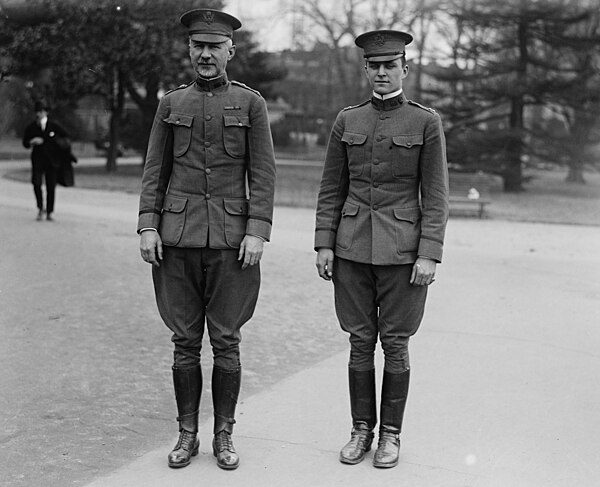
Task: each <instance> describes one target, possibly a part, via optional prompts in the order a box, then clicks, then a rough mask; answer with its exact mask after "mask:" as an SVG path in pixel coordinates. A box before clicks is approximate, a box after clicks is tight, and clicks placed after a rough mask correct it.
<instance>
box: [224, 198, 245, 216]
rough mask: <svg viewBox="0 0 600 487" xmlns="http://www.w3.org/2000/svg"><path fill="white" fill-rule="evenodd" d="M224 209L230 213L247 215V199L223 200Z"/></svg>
mask: <svg viewBox="0 0 600 487" xmlns="http://www.w3.org/2000/svg"><path fill="white" fill-rule="evenodd" d="M223 205H224V206H225V211H226V212H227V213H229V214H230V215H247V214H248V200H244V199H240V198H235V199H225V200H223Z"/></svg>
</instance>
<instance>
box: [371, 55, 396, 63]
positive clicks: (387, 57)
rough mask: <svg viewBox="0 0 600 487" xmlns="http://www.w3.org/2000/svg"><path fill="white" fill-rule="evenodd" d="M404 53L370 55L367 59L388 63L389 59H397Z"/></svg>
mask: <svg viewBox="0 0 600 487" xmlns="http://www.w3.org/2000/svg"><path fill="white" fill-rule="evenodd" d="M401 57H402V54H393V55H391V56H369V57H367V58H366V60H367V61H371V62H373V63H386V62H389V61H395V60H396V59H400V58H401Z"/></svg>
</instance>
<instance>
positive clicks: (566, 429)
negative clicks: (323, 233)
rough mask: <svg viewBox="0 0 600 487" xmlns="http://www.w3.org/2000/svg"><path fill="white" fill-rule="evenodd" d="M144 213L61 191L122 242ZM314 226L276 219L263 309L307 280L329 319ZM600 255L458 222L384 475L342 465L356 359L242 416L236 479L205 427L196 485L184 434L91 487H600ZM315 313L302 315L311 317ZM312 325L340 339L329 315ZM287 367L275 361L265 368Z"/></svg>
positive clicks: (16, 196)
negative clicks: (349, 371)
mask: <svg viewBox="0 0 600 487" xmlns="http://www.w3.org/2000/svg"><path fill="white" fill-rule="evenodd" d="M29 189H30V188H27V190H24V185H23V184H20V183H15V182H10V181H6V180H2V179H0V210H2V209H12V210H15V209H18V210H24V209H28V210H31V218H33V215H34V208H33V195H32V194H31V192H30V191H29ZM84 195H85V198H84ZM136 205H137V198H135V197H132V196H131V195H120V194H115V193H107V192H101V191H92V192H85V191H84V190H80V189H77V188H74V189H69V190H64V191H60V189H59V194H58V202H57V218H58V219H61V218H62V219H65V220H70V219H73V220H77V221H80V220H84V219H85V220H86V221H88V222H91V224H92V225H100V226H101V227H102V228H112V227H111V226H112V225H115V224H117V223H118V225H122V223H123V222H124V221H126V222H128V225H129V222H130V221H131V215H132V214H135V212H136ZM21 213H22V211H21ZM313 219H314V217H313V213H312V211H309V210H304V209H291V208H277V209H276V214H275V226H274V233H273V239H272V243H271V244H269V246H268V248H267V251H266V252H267V254H266V257H265V261H264V275H265V279H264V284H263V289H264V296H266V297H267V298H268V300H266V301H265V304H264V307H265V308H268V307H269V306H274V305H273V302H274V301H277V299H278V296H280V295H283V294H285V292H286V287H289V286H291V285H295V284H290V283H294V282H295V281H294V276H297V275H300V276H302V280H303V283H302V284H301V286H305V287H307V288H309V289H310V292H311V293H313V294H310V296H314V293H315V292H316V293H320V295H321V296H322V297H323V299H324V300H325V302H326V304H328V305H330V306H333V303H332V301H331V286H330V285H329V283H325V282H322V281H320V280H319V279H318V278H317V276H316V271H315V270H314V269H312V268H311V267H313V266H314V264H313V260H314V256H313V253H312V251H311V246H312V225H313ZM59 221H60V220H59ZM132 228H133V227H132ZM599 243H600V229H599V228H597V227H585V226H564V225H542V224H520V223H509V222H502V221H488V220H482V221H480V220H471V219H457V220H452V221H451V222H450V224H449V227H448V238H447V244H446V249H445V260H444V263H443V265H442V266H440V267H439V271H438V276H437V280H436V283H435V285H434V286H432V287H431V289H430V296H429V299H428V307H427V311H426V316H425V319H424V322H423V324H422V327H421V330H420V331H419V333H418V334H417V335H416V336H415V338H414V339H413V341H412V345H411V362H412V367H413V372H412V382H411V393H410V395H409V402H408V407H407V411H406V415H405V428H404V431H403V434H402V442H403V443H402V452H401V463H400V465H399V466H398V467H396V468H394V469H390V470H377V469H374V468H373V467H372V465H371V459H372V453H371V454H369V457H368V458H367V459H366V460H365V461H364V462H363V463H361V464H359V465H356V466H346V465H342V464H340V463H339V462H338V460H337V456H338V452H339V449H340V447H341V446H342V445H343V444H344V443H345V441H346V440H347V438H348V436H349V429H350V423H349V405H348V394H347V387H346V384H347V379H346V361H347V354H346V352H345V351H344V352H339V351H334V352H333V353H330V354H324V355H323V357H322V358H323V360H322V361H320V362H318V363H315V364H313V365H310V366H306V367H304V368H303V369H302V370H300V371H299V372H297V373H295V374H293V375H291V376H288V377H287V378H285V379H283V380H281V381H278V382H276V383H274V384H273V385H271V386H269V387H267V388H263V389H261V390H259V392H257V393H256V394H254V395H251V396H249V397H246V398H245V399H244V400H243V401H242V403H241V404H240V405H239V407H238V415H237V416H238V424H237V425H236V428H235V443H236V447H237V449H238V452H239V454H240V456H241V462H242V463H241V466H240V468H239V469H238V470H236V471H231V472H226V471H223V470H220V469H218V468H217V467H216V465H215V460H214V458H213V456H212V454H211V451H210V440H211V436H210V433H211V423H210V421H207V422H205V423H204V424H203V425H202V426H201V435H200V436H201V442H202V445H201V454H200V455H199V456H198V457H195V458H194V460H193V461H192V463H191V465H190V466H189V467H187V468H185V469H180V470H173V469H169V468H168V467H167V466H166V456H167V454H168V452H169V451H170V449H171V448H172V446H173V444H174V442H175V440H176V431H174V430H175V427H176V426H175V424H173V436H171V437H168V438H165V437H160V438H159V437H157V438H155V441H154V448H153V449H151V450H149V451H148V452H147V453H145V454H143V455H142V456H141V457H139V458H137V459H136V460H134V461H132V462H131V463H127V464H125V465H123V466H122V467H120V468H118V469H116V470H114V471H111V472H108V471H99V472H98V474H97V475H96V478H95V480H93V481H91V482H88V483H87V485H88V486H89V487H109V486H110V487H114V486H118V487H128V486H145V487H148V486H150V487H153V486H156V487H159V486H160V487H168V486H177V487H183V486H196V485H198V486H199V485H213V486H214V485H227V486H228V487H236V486H244V487H248V486H290V487H292V486H323V487H327V486H335V485H343V486H346V487H351V486H361V487H362V486H364V485H383V486H386V485H390V486H391V485H407V486H411V487H435V486H440V487H442V486H443V487H466V486H469V487H509V486H510V487H521V486H522V487H537V486H539V487H553V486H560V487H574V486H577V487H593V486H596V485H598V482H599V480H598V479H599V478H600V435H599V434H598V427H599V425H600V408H599V407H598V404H600V389H599V388H597V386H596V380H597V379H594V377H596V376H597V373H598V370H600V352H599V350H600V307H599V303H600V279H599V278H598V276H599V275H600V259H599V257H598V250H597V249H598V244H599ZM290 255H294V256H297V258H291V257H290ZM4 257H6V256H4ZM277 276H279V277H277ZM267 277H268V278H267ZM0 290H1V289H0ZM306 295H307V296H308V295H309V291H306ZM263 299H264V298H263ZM313 299H314V297H311V298H310V299H308V298H307V301H306V302H303V303H301V305H302V306H304V307H305V309H306V314H307V316H312V314H311V309H312V308H313V305H314V302H313V301H311V300H313ZM286 305H289V302H287V301H284V300H281V301H280V302H279V304H278V305H277V306H279V307H280V308H282V307H286ZM294 305H298V303H294ZM259 307H260V305H259ZM269 309H270V308H269ZM275 309H277V307H275ZM13 311H14V310H13ZM312 319H315V320H319V319H322V320H323V321H324V322H325V321H327V322H329V323H330V322H331V320H332V315H331V314H326V315H325V314H322V315H321V318H319V317H316V318H311V320H312ZM312 324H313V325H314V323H312ZM317 325H318V323H317ZM290 326H295V327H301V326H304V323H302V321H301V320H299V321H298V322H296V323H292V324H291V325H290ZM340 340H342V341H343V340H345V338H344V336H343V335H341V334H340ZM338 350H339V349H338ZM277 353H281V351H279V350H272V349H268V350H265V357H266V356H267V355H269V354H277ZM379 365H381V362H380V363H379ZM379 370H381V369H379ZM259 379H260V377H259ZM265 380H266V378H265ZM1 392H2V394H5V393H6V391H1ZM74 400H76V399H74ZM37 485H44V482H43V481H41V480H40V483H39V484H37Z"/></svg>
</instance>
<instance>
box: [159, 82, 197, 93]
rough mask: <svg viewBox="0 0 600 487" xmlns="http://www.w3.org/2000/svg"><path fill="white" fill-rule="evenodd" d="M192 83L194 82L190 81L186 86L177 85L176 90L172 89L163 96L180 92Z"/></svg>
mask: <svg viewBox="0 0 600 487" xmlns="http://www.w3.org/2000/svg"><path fill="white" fill-rule="evenodd" d="M193 83H194V81H192V82H191V83H188V84H185V83H184V84H182V85H179V86H178V87H177V88H173V89H172V90H169V91H167V92H166V93H165V95H168V94H169V93H173V92H174V91H177V90H181V89H182V88H187V87H188V86H190V85H191V84H193Z"/></svg>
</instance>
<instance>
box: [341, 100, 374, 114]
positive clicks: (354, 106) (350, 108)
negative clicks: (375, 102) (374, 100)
mask: <svg viewBox="0 0 600 487" xmlns="http://www.w3.org/2000/svg"><path fill="white" fill-rule="evenodd" d="M370 102H371V100H367V101H363V102H362V103H359V104H358V105H350V106H349V107H346V108H342V112H345V111H346V110H352V109H353V108H359V107H362V106H364V105H366V104H367V103H370Z"/></svg>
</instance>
